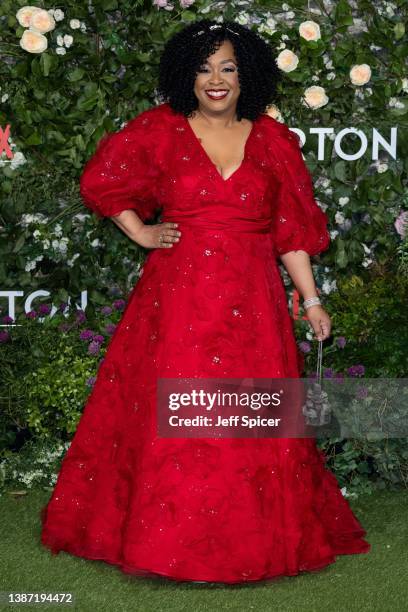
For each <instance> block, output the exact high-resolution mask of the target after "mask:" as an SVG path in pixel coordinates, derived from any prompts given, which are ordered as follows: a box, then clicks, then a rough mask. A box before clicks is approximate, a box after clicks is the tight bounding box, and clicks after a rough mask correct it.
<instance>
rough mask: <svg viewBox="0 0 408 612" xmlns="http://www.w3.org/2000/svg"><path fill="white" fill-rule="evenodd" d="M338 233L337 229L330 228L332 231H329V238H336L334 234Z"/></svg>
mask: <svg viewBox="0 0 408 612" xmlns="http://www.w3.org/2000/svg"><path fill="white" fill-rule="evenodd" d="M338 235H339V232H338V231H337V230H332V231H331V232H330V238H331V239H332V240H334V239H335V238H336V236H338Z"/></svg>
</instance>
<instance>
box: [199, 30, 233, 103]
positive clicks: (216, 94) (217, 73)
mask: <svg viewBox="0 0 408 612" xmlns="http://www.w3.org/2000/svg"><path fill="white" fill-rule="evenodd" d="M194 93H195V95H196V96H197V99H198V106H199V109H200V110H202V111H204V112H207V113H217V114H220V113H224V112H225V111H227V110H231V109H232V110H233V111H234V112H235V108H236V104H237V100H238V97H239V94H240V87H239V81H238V64H237V60H236V57H235V54H234V47H233V46H232V43H231V42H230V41H229V40H224V41H223V43H222V44H221V45H220V47H219V48H218V49H217V51H215V53H213V54H212V55H210V56H209V57H208V58H207V61H206V62H205V63H204V64H203V65H202V66H200V69H199V72H198V74H197V76H196V80H195V84H194Z"/></svg>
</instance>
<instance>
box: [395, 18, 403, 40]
mask: <svg viewBox="0 0 408 612" xmlns="http://www.w3.org/2000/svg"><path fill="white" fill-rule="evenodd" d="M404 34H405V25H404V24H403V23H402V22H401V21H400V22H398V23H396V24H395V26H394V35H395V40H400V38H402V37H403V36H404Z"/></svg>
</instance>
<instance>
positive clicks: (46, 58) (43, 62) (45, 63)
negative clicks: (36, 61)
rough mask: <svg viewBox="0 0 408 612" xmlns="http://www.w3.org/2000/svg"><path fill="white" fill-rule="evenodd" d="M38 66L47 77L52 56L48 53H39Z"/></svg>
mask: <svg viewBox="0 0 408 612" xmlns="http://www.w3.org/2000/svg"><path fill="white" fill-rule="evenodd" d="M40 66H41V70H42V73H43V75H44V76H45V77H47V76H48V75H49V74H50V70H51V66H52V58H51V56H50V55H49V54H48V53H42V54H41V58H40Z"/></svg>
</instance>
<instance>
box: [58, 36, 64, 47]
mask: <svg viewBox="0 0 408 612" xmlns="http://www.w3.org/2000/svg"><path fill="white" fill-rule="evenodd" d="M57 45H59V46H60V47H63V46H64V37H63V36H62V35H61V34H58V36H57Z"/></svg>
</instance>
